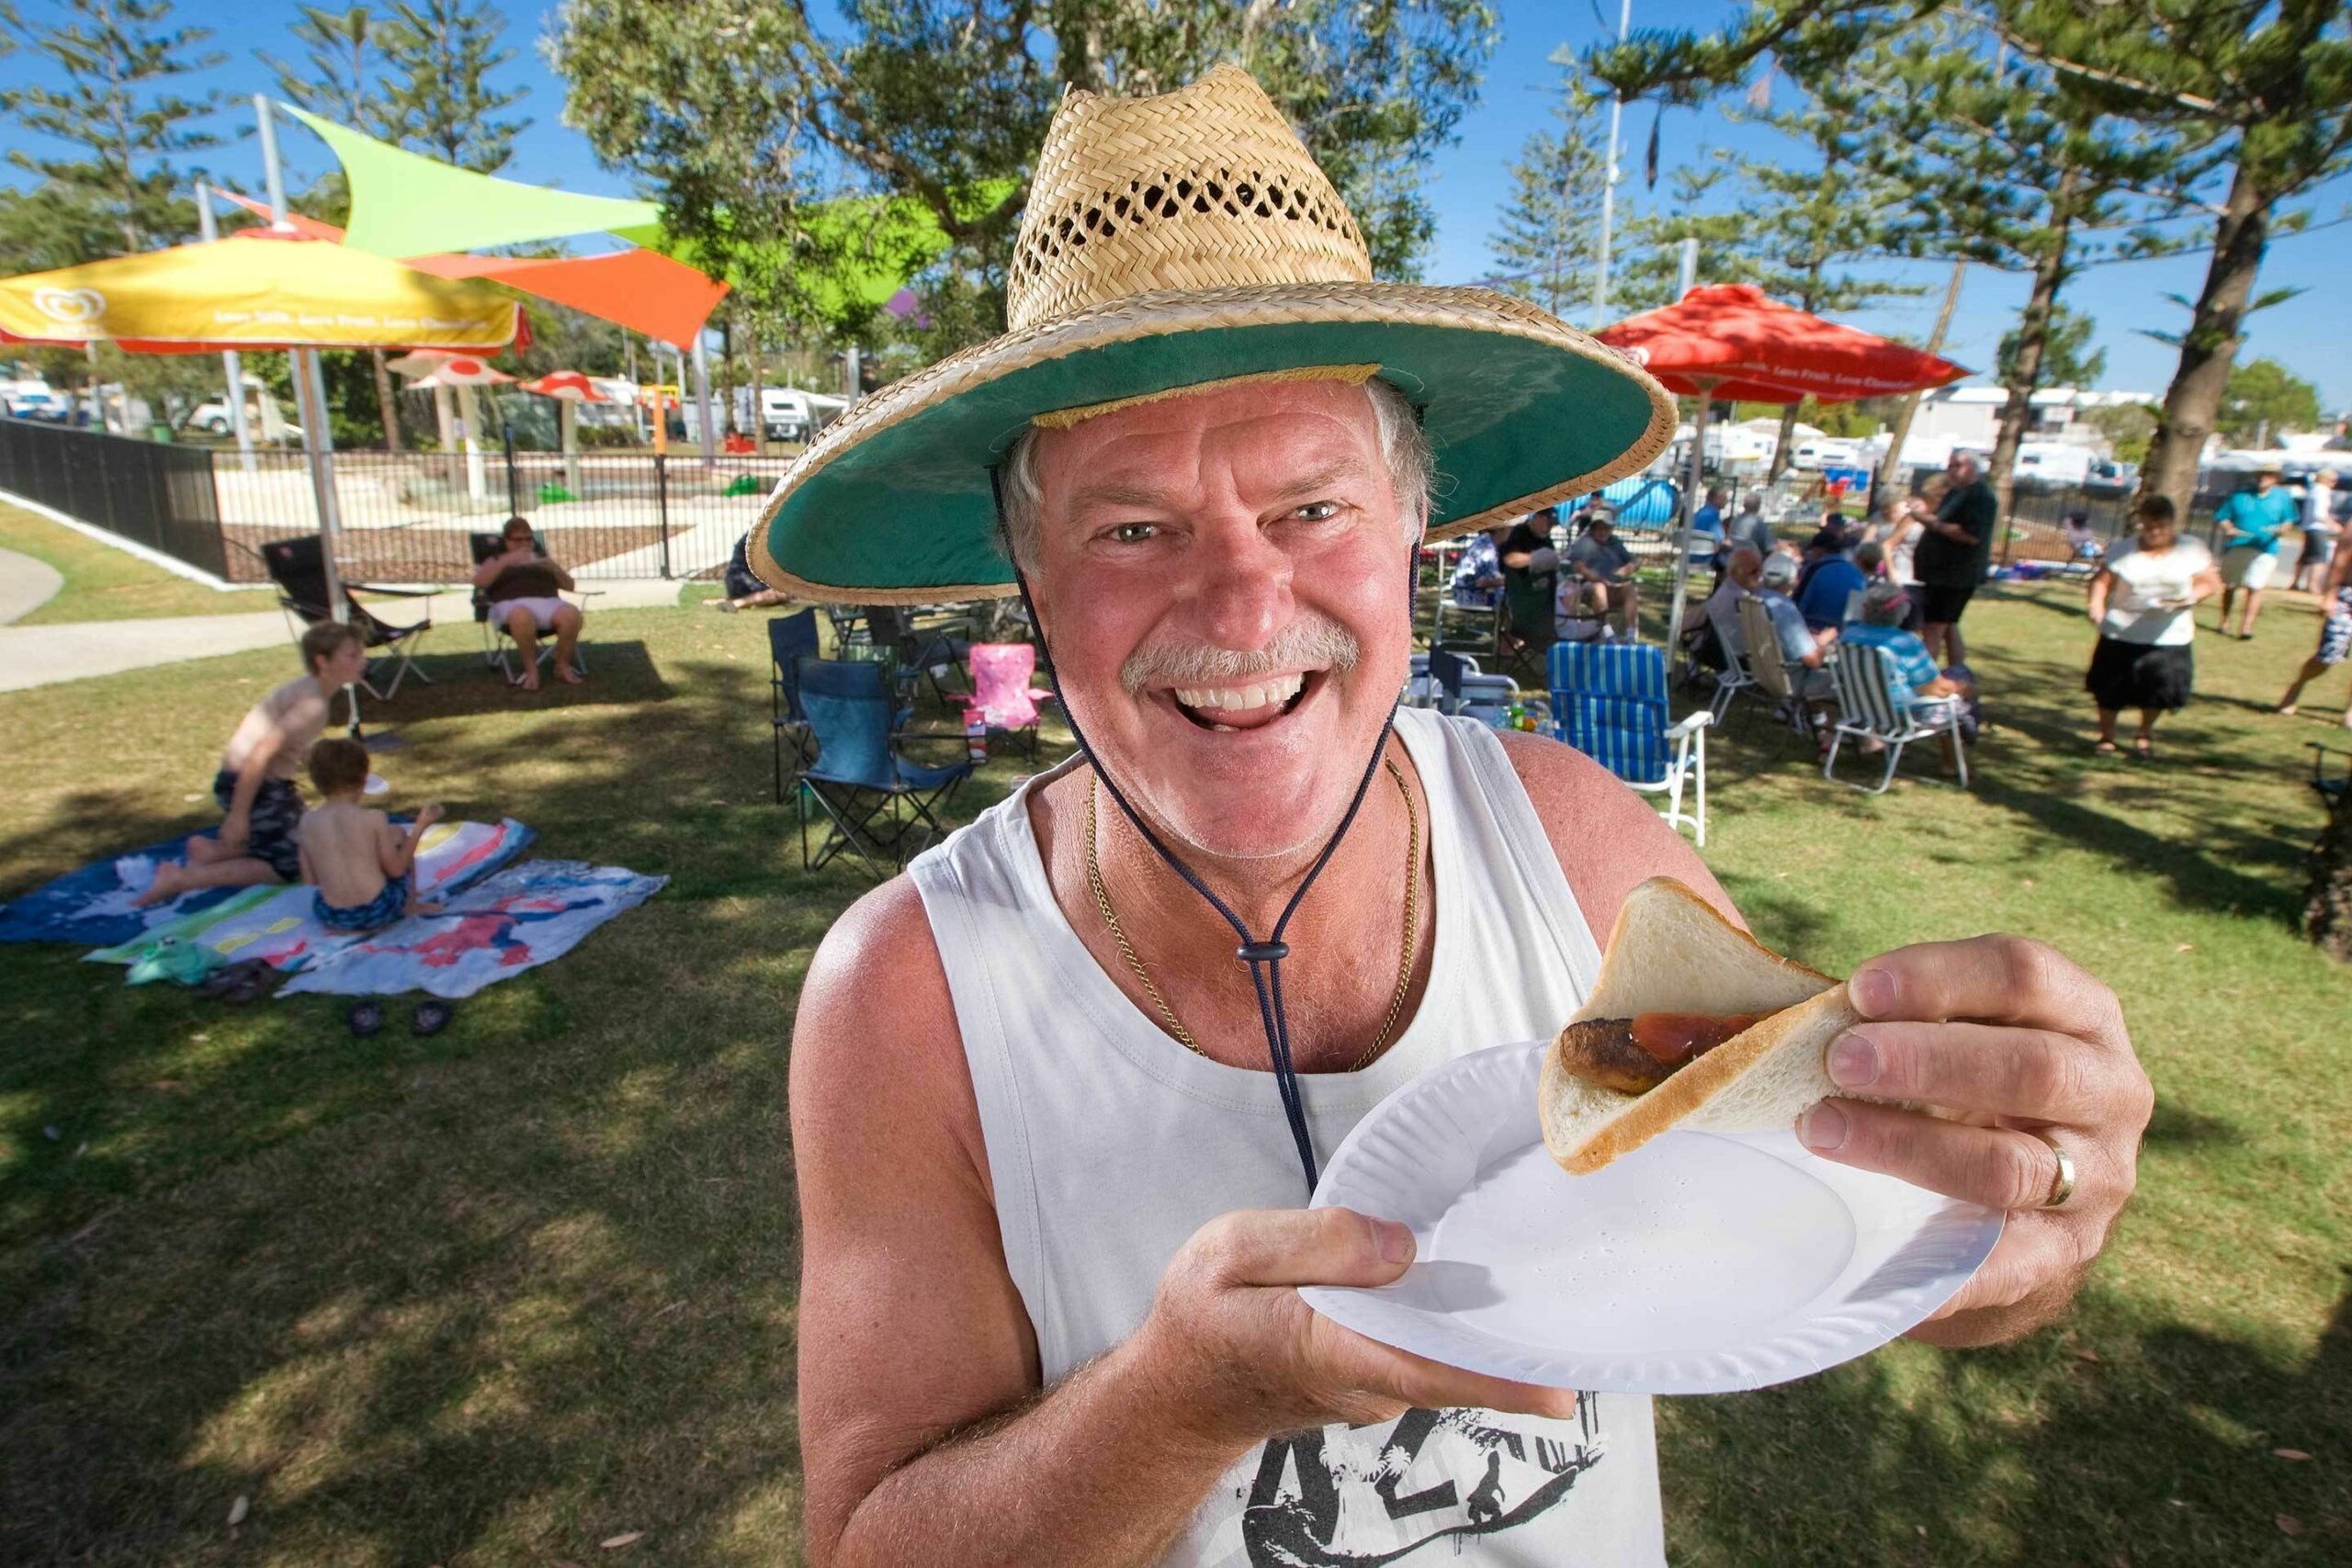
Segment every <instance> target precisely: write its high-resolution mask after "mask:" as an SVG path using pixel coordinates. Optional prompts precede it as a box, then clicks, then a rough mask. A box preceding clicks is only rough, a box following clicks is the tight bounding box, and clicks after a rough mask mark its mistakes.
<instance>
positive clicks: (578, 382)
mask: <svg viewBox="0 0 2352 1568" xmlns="http://www.w3.org/2000/svg"><path fill="white" fill-rule="evenodd" d="M522 388H523V390H525V391H526V392H535V393H537V395H538V396H540V397H542V398H553V399H554V400H556V403H555V414H556V424H557V426H558V428H559V429H560V431H561V433H562V436H563V440H562V446H563V484H564V488H565V489H566V490H569V491H571V493H572V494H573V495H574V496H581V495H585V494H586V493H587V487H586V486H585V485H583V484H582V483H581V482H580V426H579V423H578V422H577V421H576V420H575V419H574V418H573V417H572V412H571V411H572V407H573V405H574V404H577V403H605V402H610V401H612V400H611V399H610V398H607V397H606V396H605V394H604V393H602V392H600V391H598V390H597V389H596V383H595V382H594V381H591V380H590V379H588V378H587V377H585V376H583V375H582V374H581V373H580V372H579V371H577V370H550V371H548V373H547V374H546V375H544V376H542V377H540V378H538V379H537V380H535V381H525V382H523V383H522Z"/></svg>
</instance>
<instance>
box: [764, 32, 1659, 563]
mask: <svg viewBox="0 0 2352 1568" xmlns="http://www.w3.org/2000/svg"><path fill="white" fill-rule="evenodd" d="M1005 303H1006V315H1007V317H1008V318H1009V320H1010V321H1011V325H1012V330H1011V331H1010V332H1008V333H1005V334H1004V335H1003V336H1002V337H1000V338H997V339H995V340H993V341H992V342H989V343H985V344H979V345H978V346H976V347H973V348H968V349H966V350H964V351H963V352H962V353H960V354H957V355H953V356H952V357H950V358H947V359H944V360H942V361H940V362H939V363H938V364H936V365H933V366H932V367H930V368H928V369H925V370H922V371H920V372H918V373H917V374H915V375H912V376H910V377H908V378H905V379H904V380H901V381H897V382H894V383H892V384H891V385H890V386H888V387H886V388H884V389H882V390H880V391H878V392H876V393H875V394H874V395H873V396H871V397H868V398H865V399H863V400H860V401H859V402H858V404H857V405H856V406H855V407H854V409H853V410H852V411H851V412H849V413H848V414H847V415H846V416H844V417H843V418H842V419H841V420H840V421H839V422H838V423H835V424H833V425H832V426H831V428H829V429H828V430H826V431H825V432H824V433H823V434H821V435H820V436H819V437H818V438H817V440H816V441H815V442H814V443H813V444H812V445H811V446H809V449H808V451H806V452H804V453H803V454H802V455H801V457H800V459H799V460H798V461H797V462H796V463H795V464H794V465H793V466H792V468H791V471H790V472H788V473H787V474H786V475H785V477H784V480H783V482H782V483H781V484H779V485H778V486H777V487H776V491H775V495H774V497H772V498H771V499H770V501H769V502H768V506H767V510H766V512H765V513H763V515H762V517H761V520H760V524H759V525H758V526H756V527H755V528H753V529H752V536H751V548H750V558H751V562H752V570H754V571H756V572H757V573H758V574H759V575H760V576H761V577H762V578H763V579H764V580H765V581H767V582H768V583H769V584H770V585H771V586H773V587H775V588H779V589H782V590H785V591H786V592H791V593H794V594H797V595H799V596H802V597H805V598H812V599H819V600H832V601H839V602H844V603H852V604H894V603H919V602H924V601H932V600H942V599H972V598H985V597H989V596H993V595H998V594H1007V593H1012V592H1015V585H1014V583H1013V580H1012V563H1011V562H1010V561H1008V560H1007V559H1006V558H1004V556H1003V555H1002V554H1001V552H1000V551H999V549H998V547H997V545H996V531H997V516H996V502H995V496H994V491H993V488H992V483H991V480H990V475H989V470H990V469H991V468H994V467H995V466H996V465H997V464H998V463H999V462H1000V461H1001V459H1002V458H1003V456H1004V453H1005V452H1006V450H1007V449H1008V448H1009V447H1010V446H1012V443H1013V442H1014V441H1015V440H1016V439H1017V438H1018V437H1019V436H1020V434H1022V432H1023V431H1024V430H1026V429H1027V428H1028V427H1029V426H1030V424H1031V423H1048V424H1057V423H1075V422H1076V421H1077V420H1079V419H1082V418H1085V417H1087V416H1088V415H1090V414H1094V413H1101V412H1107V411H1108V410H1109V409H1110V408H1114V407H1124V406H1126V405H1128V404H1131V403H1135V402H1140V401H1145V400H1150V399H1152V398H1156V397H1163V396H1168V395H1171V394H1173V393H1178V392H1182V391H1186V390H1196V389H1203V388H1207V387H1214V386H1219V385H1227V384H1230V383H1234V382H1237V381H1253V380H1283V379H1295V378H1340V379H1352V380H1357V381H1361V380H1363V378H1365V377H1367V376H1370V375H1374V374H1377V375H1378V376H1379V377H1380V378H1382V379H1384V380H1386V381H1388V382H1390V383H1392V384H1393V385H1395V386H1396V387H1397V389H1400V390H1401V391H1403V392H1404V394H1405V395H1406V397H1407V398H1408V399H1409V400H1411V401H1412V402H1413V403H1414V405H1415V406H1416V407H1418V408H1419V410H1420V411H1421V419H1422V426H1423V428H1424V430H1425V431H1426V432H1427V433H1428V434H1429V437H1430V445H1431V446H1432V447H1434V448H1435V450H1436V454H1437V465H1438V469H1439V472H1440V474H1441V476H1442V478H1441V479H1440V480H1439V482H1438V484H1437V486H1436V487H1435V493H1433V494H1432V495H1431V497H1430V534H1431V536H1448V535H1453V534H1462V533H1467V532H1469V531H1470V530H1471V529H1474V528H1480V527H1485V526H1487V525H1489V524H1492V523H1494V522H1498V521H1501V520H1505V519H1509V518H1511V517H1515V516H1519V515H1521V514H1523V513H1527V512H1530V511H1532V510H1533V509H1535V508H1536V507H1539V506H1545V505H1549V504H1550V503H1551V502H1555V501H1559V500H1563V499H1565V498H1566V497H1569V496H1573V495H1580V494H1582V493H1584V492H1585V491H1590V490H1595V489H1598V488H1599V487H1600V486H1601V485H1604V484H1606V483H1608V482H1609V481H1610V480H1611V479H1617V478H1619V477H1620V476H1622V475H1624V474H1628V473H1633V472H1634V471H1636V470H1638V469H1640V468H1643V467H1645V465H1647V463H1648V462H1649V460H1650V459H1651V458H1652V457H1655V456H1657V453H1658V451H1659V450H1660V449H1661V448H1663V447H1664V446H1666V444H1667V442H1668V440H1669V439H1670V438H1671V436H1672V434H1673V430H1674V403H1673V400H1672V399H1671V398H1669V397H1668V395H1667V393H1666V391H1665V390H1664V389H1662V388H1660V387H1659V386H1658V384H1657V382H1656V381H1653V380H1651V379H1650V378H1649V377H1648V376H1647V375H1646V374H1645V373H1644V372H1643V371H1641V370H1640V369H1639V368H1637V367H1635V366H1634V364H1633V362H1632V361H1631V360H1629V359H1627V358H1625V357H1623V355H1619V354H1618V353H1617V352H1616V351H1615V350H1614V349H1611V348H1607V347H1604V346H1603V345H1601V344H1598V343H1595V342H1594V341H1593V340H1592V339H1590V338H1589V337H1587V336H1586V335H1585V334H1584V333H1580V332H1577V331H1576V330H1575V329H1574V328H1572V327H1568V326H1566V325H1563V324H1562V323H1561V322H1560V321H1557V320H1555V319H1554V318H1553V317H1551V316H1548V315H1546V314H1544V312H1543V311H1542V310H1537V309H1536V308H1535V307H1534V306H1532V305H1530V304H1527V303H1526V302H1524V301H1522V300H1519V299H1511V298H1510V297H1508V296H1506V295H1501V294H1495V293H1490V292H1488V291H1487V290H1485V289H1481V288H1423V287H1420V286H1419V285H1414V284H1403V283H1374V282H1373V281H1372V263H1371V258H1370V256H1369V254H1367V253H1366V251H1365V249H1364V243H1363V236H1362V235H1361V234H1360V233H1358V232H1357V230H1356V226H1355V220H1353V219H1352V218H1351V217H1350V216H1349V215H1348V210H1347V209H1346V208H1345V207H1344V206H1343V205H1341V203H1340V197H1339V193H1338V192H1337V191H1335V190H1333V189H1332V187H1331V183H1330V181H1329V180H1328V179H1327V178H1325V177H1324V175H1323V171H1322V170H1320V169H1318V168H1317V167H1316V166H1315V162H1314V160H1313V159H1312V158H1310V157H1309V156H1308V155H1307V152H1306V147H1305V146H1304V145H1302V144H1301V143H1300V141H1299V140H1298V137H1297V135H1296V134H1295V132H1294V131H1292V130H1291V129H1290V127H1289V125H1288V124H1287V123H1285V122H1284V121H1283V118H1282V115H1281V113H1280V111H1279V110H1277V109H1276V108H1275V107H1274V106H1273V103H1272V100H1270V99H1269V98H1268V97H1267V96H1266V95H1265V91H1264V89H1262V88H1261V87H1260V86H1259V85H1258V84H1257V82H1256V81H1255V80H1254V79H1253V78H1251V77H1250V74H1249V73H1247V72H1245V71H1242V70H1240V69H1239V68H1238V67H1236V66H1231V65H1220V66H1218V67H1216V69H1215V70H1213V71H1211V72H1210V73H1208V74H1207V75H1205V76H1204V77H1203V78H1201V80H1199V81H1198V82H1195V83H1193V85H1190V86H1188V87H1184V88H1182V89H1180V90H1179V91H1176V92H1173V93H1168V94H1164V95H1161V96H1158V97H1148V98H1113V97H1103V96H1096V95H1094V94H1091V93H1080V92H1073V93H1071V94H1069V96H1067V97H1066V98H1065V99H1064V100H1063V102H1062V106H1061V108H1060V110H1059V111H1058V112H1057V114H1056V115H1055V116H1054V123H1053V126H1052V129H1050V130H1048V131H1047V132H1046V145H1045V147H1044V149H1043V151H1041V152H1039V154H1038V157H1037V169H1036V174H1035V176H1034V178H1033V180H1032V182H1031V186H1030V194H1029V201H1028V207H1027V210H1026V212H1025V213H1024V214H1023V218H1022V222H1021V233H1020V237H1019V239H1018V240H1017V241H1016V242H1015V243H1014V245H1013V252H1012V267H1011V272H1010V276H1009V277H1008V279H1007V283H1006V300H1005Z"/></svg>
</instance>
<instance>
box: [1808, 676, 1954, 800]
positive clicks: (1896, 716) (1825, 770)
mask: <svg viewBox="0 0 2352 1568" xmlns="http://www.w3.org/2000/svg"><path fill="white" fill-rule="evenodd" d="M1829 668H1830V672H1831V675H1832V677H1833V678H1834V679H1835V680H1836V681H1837V682H1838V709H1839V713H1838V724H1837V728H1834V729H1832V730H1831V731H1830V732H1829V754H1828V755H1827V756H1826V757H1824V758H1823V759H1822V760H1821V776H1822V777H1823V778H1825V779H1838V772H1837V769H1838V745H1839V743H1840V742H1842V741H1843V740H1844V739H1846V738H1847V737H1848V736H1851V737H1853V738H1854V739H1856V740H1862V741H1869V740H1877V741H1882V742H1883V743H1884V744H1885V746H1886V772H1885V773H1882V774H1881V775H1880V776H1879V781H1878V783H1877V784H1854V783H1853V782H1852V781H1850V780H1847V779H1838V783H1839V784H1845V785H1846V786H1847V787H1848V788H1849V789H1859V790H1861V791H1864V792H1865V793H1867V794H1870V795H1883V794H1885V793H1886V789H1887V786H1888V785H1889V784H1893V783H1894V770H1895V767H1896V765H1897V764H1898V763H1900V762H1901V761H1903V748H1905V746H1908V745H1909V744H1910V743H1911V742H1912V741H1914V740H1928V739H1934V738H1936V737H1938V736H1942V735H1949V736H1950V737H1951V755H1952V762H1953V764H1954V766H1955V768H1956V769H1957V770H1958V772H1959V773H1960V787H1961V788H1962V789H1966V788H1967V787H1968V750H1967V746H1966V743H1965V742H1963V741H1962V739H1961V735H1960V724H1959V718H1960V709H1961V705H1962V702H1963V701H1964V700H1965V699H1963V698H1962V697H1960V696H1958V695H1953V696H1949V697H1918V696H1915V697H1911V698H1910V699H1909V700H1908V701H1907V702H1906V701H1905V699H1904V696H1903V695H1902V694H1900V692H1899V687H1900V684H1901V681H1902V677H1901V676H1899V675H1898V674H1896V673H1895V669H1894V655H1893V654H1891V653H1889V652H1888V651H1887V650H1886V649H1883V648H1866V647H1862V646H1860V645H1856V646H1854V647H1850V648H1846V649H1840V650H1839V652H1838V660H1837V662H1836V663H1834V664H1832V665H1831V666H1830V667H1829Z"/></svg>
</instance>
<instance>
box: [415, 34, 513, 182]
mask: <svg viewBox="0 0 2352 1568" xmlns="http://www.w3.org/2000/svg"><path fill="white" fill-rule="evenodd" d="M505 30H506V18H505V17H503V16H501V15H500V14H499V12H498V10H497V8H496V7H495V6H492V5H491V4H490V0H413V3H412V0H393V3H392V6H391V7H390V15H389V16H388V17H386V19H385V21H384V23H383V26H382V28H381V30H380V35H379V47H381V49H382V50H383V53H384V63H385V70H386V74H387V78H388V82H389V85H390V89H391V96H390V101H389V103H388V104H387V106H386V109H385V118H386V122H387V124H388V125H391V126H397V127H398V128H399V134H398V135H397V136H395V137H393V138H391V140H394V141H399V142H400V143H401V145H403V146H408V147H413V148H414V149H415V150H416V151H418V152H424V153H427V154H429V155H431V156H433V157H435V158H438V159H440V160H441V161H442V162H443V163H445V164H456V165H457V166H458V167H459V168H461V169H471V170H473V171H474V172H475V173H477V174H484V175H494V174H496V173H497V172H498V171H499V170H501V169H503V168H504V167H505V166H506V161H507V160H508V159H509V158H511V157H513V156H514V155H515V137H516V135H518V134H519V133H521V132H522V131H524V130H527V129H528V128H529V126H530V124H531V121H530V120H529V118H521V119H501V118H498V115H499V111H501V110H502V109H504V108H507V107H511V106H512V105H514V104H516V103H519V102H521V101H522V100H523V99H524V98H525V97H526V96H528V95H529V92H530V89H529V88H527V87H515V88H513V89H511V90H510V89H507V88H505V87H503V86H500V85H497V84H496V83H493V82H492V80H491V78H492V74H493V73H496V72H497V71H498V69H499V67H501V66H503V65H504V64H505V63H506V62H508V61H510V60H512V59H514V58H515V51H513V50H511V49H501V48H500V47H499V45H498V39H499V35H500V34H501V33H503V32H504V31H505Z"/></svg>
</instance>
